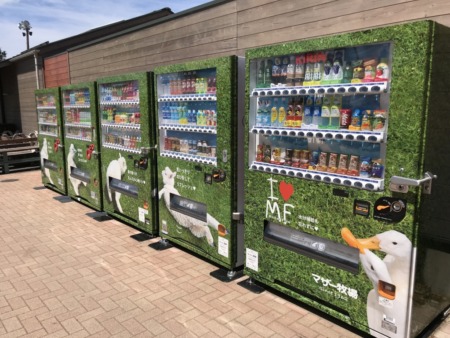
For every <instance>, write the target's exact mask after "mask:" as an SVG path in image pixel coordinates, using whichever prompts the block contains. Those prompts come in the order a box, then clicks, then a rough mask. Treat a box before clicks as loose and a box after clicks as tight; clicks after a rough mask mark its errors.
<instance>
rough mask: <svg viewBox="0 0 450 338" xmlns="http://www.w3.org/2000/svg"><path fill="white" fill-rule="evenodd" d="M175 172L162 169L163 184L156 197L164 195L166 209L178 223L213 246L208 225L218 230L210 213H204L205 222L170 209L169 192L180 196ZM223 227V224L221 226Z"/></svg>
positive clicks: (217, 222)
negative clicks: (176, 185) (204, 238)
mask: <svg viewBox="0 0 450 338" xmlns="http://www.w3.org/2000/svg"><path fill="white" fill-rule="evenodd" d="M176 175H177V173H176V172H172V170H170V168H169V167H166V168H165V169H164V170H163V171H162V179H163V183H164V186H163V188H162V189H161V190H160V191H159V194H158V197H159V199H161V197H163V196H164V202H165V204H166V207H167V209H168V210H169V212H170V213H171V214H172V216H173V218H175V220H176V221H177V222H178V224H179V225H181V226H183V227H185V228H187V229H189V230H190V231H191V233H192V234H193V235H194V236H195V237H198V238H202V237H206V241H207V242H208V244H209V245H210V246H214V239H213V237H212V235H211V230H210V229H209V227H211V228H213V229H216V230H218V228H219V225H220V223H219V221H217V220H216V219H215V218H214V217H213V216H211V215H210V214H206V222H203V221H201V220H198V219H196V218H193V217H191V216H187V215H185V214H182V213H180V212H178V211H175V210H171V209H170V194H173V195H178V196H181V195H180V193H179V192H178V190H177V189H176V188H175V176H176ZM222 227H223V226H222Z"/></svg>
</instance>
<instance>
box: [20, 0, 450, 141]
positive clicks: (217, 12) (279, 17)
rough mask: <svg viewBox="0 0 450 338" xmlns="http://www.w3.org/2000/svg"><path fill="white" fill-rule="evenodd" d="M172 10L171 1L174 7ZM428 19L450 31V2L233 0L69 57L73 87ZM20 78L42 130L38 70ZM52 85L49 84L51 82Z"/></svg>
mask: <svg viewBox="0 0 450 338" xmlns="http://www.w3.org/2000/svg"><path fill="white" fill-rule="evenodd" d="M168 5H169V6H170V3H168ZM422 19H429V20H435V21H437V22H439V23H442V24H444V25H447V26H450V1H449V0H377V1H367V0H302V1H299V0H231V1H227V2H224V3H223V4H220V5H216V6H214V7H210V8H206V9H204V10H201V11H197V12H193V13H191V14H188V15H184V16H178V17H175V18H174V19H173V20H169V21H165V22H162V23H160V24H158V25H155V26H152V27H148V28H145V29H142V30H138V31H134V32H131V33H127V34H126V35H122V36H117V37H115V38H112V39H109V40H105V41H101V42H96V43H95V44H92V45H87V46H85V47H83V48H81V47H80V48H75V49H73V50H70V51H69V52H68V64H69V70H70V80H69V82H70V83H81V82H87V81H95V80H97V79H98V78H101V77H105V76H110V75H117V74H125V73H130V72H141V71H150V70H152V69H153V68H154V67H156V66H158V65H167V64H173V63H181V62H185V61H190V60H195V59H205V58H211V57H217V56H223V55H232V54H237V55H244V54H245V50H247V49H250V48H255V47H259V46H264V45H270V44H278V43H283V42H288V41H295V40H302V39H309V38H315V37H319V36H324V35H332V34H339V33H346V32H352V31H358V30H364V29H369V28H376V27H380V26H386V25H393V24H399V23H403V22H408V21H416V20H422ZM22 62H24V61H21V62H19V63H18V64H19V66H18V68H23V69H22V73H21V74H19V75H18V87H19V93H20V109H21V116H22V129H23V131H24V132H30V131H32V130H34V129H36V128H37V122H36V116H35V109H34V95H33V91H34V89H35V88H36V87H35V84H36V81H35V78H34V77H35V74H34V69H31V68H30V69H29V73H25V68H26V67H28V64H27V65H22V64H21V63H22ZM47 86H51V85H50V83H47Z"/></svg>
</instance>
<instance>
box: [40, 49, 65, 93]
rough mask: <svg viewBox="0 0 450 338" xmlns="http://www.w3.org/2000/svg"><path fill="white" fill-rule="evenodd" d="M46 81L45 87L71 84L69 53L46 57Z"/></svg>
mask: <svg viewBox="0 0 450 338" xmlns="http://www.w3.org/2000/svg"><path fill="white" fill-rule="evenodd" d="M44 81H45V88H52V87H59V86H65V85H68V84H70V75H69V54H68V53H63V54H60V55H56V56H52V57H48V58H45V59H44Z"/></svg>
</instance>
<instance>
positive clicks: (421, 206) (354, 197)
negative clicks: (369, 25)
mask: <svg viewBox="0 0 450 338" xmlns="http://www.w3.org/2000/svg"><path fill="white" fill-rule="evenodd" d="M449 32H450V29H449V28H446V27H443V26H441V25H439V24H436V23H433V22H430V21H423V22H416V23H410V24H404V25H398V26H393V27H386V28H379V29H373V30H368V31H363V32H356V33H349V34H343V35H338V36H329V37H323V38H320V39H313V40H308V41H299V42H291V43H286V44H283V45H280V46H268V47H263V48H259V49H254V50H250V51H248V52H247V53H246V58H247V80H248V81H247V90H248V95H249V96H248V108H249V109H248V114H247V119H246V121H247V123H248V125H247V127H248V134H247V135H248V137H247V140H246V141H247V152H246V161H247V163H246V172H245V227H244V229H245V248H246V255H245V270H244V273H246V274H247V275H248V276H250V279H249V282H252V283H253V284H257V285H260V286H261V285H268V286H270V287H272V288H274V289H276V290H279V291H281V292H283V293H285V294H287V295H289V296H291V297H293V298H295V299H297V300H300V301H302V302H304V303H307V304H309V305H311V306H313V307H315V308H317V309H319V310H321V311H323V312H326V313H328V314H330V315H332V316H334V317H336V318H338V319H340V320H343V321H345V322H347V323H349V324H351V325H352V326H354V327H356V328H358V329H360V330H362V331H365V332H367V333H370V334H371V335H372V336H375V337H412V336H417V335H418V334H420V333H421V332H424V330H426V328H427V327H428V325H429V324H431V323H432V322H433V321H434V320H435V319H440V318H442V317H443V316H446V315H447V314H448V312H449V310H448V309H449V305H450V287H449V285H450V284H449V283H448V281H449V280H450V270H449V269H448V268H445V267H446V266H448V265H449V263H450V251H449V247H450V245H449V244H450V230H449V228H448V223H449V221H450V211H449V208H448V201H449V198H448V196H449V193H450V186H449V184H448V182H449V178H450V175H449V169H450V168H449V167H450V164H449V163H450V157H449V154H450V152H449V146H448V142H446V141H445V140H446V139H447V138H448V137H447V136H446V135H448V130H449V128H450V119H448V116H446V115H445V114H446V113H445V112H448V111H449V108H450V103H449V101H448V99H447V97H446V96H448V93H447V94H445V91H448V88H449V85H450V83H449V82H450V81H449V78H448V77H447V76H446V75H445V74H447V70H449V69H450V62H449V60H450V59H449V52H450V50H449V49H448V43H447V42H446V41H448V37H449Z"/></svg>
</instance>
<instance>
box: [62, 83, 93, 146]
mask: <svg viewBox="0 0 450 338" xmlns="http://www.w3.org/2000/svg"><path fill="white" fill-rule="evenodd" d="M63 99H64V102H63V109H64V113H63V118H64V132H65V136H66V137H67V138H69V139H74V140H82V141H89V142H90V141H92V131H93V129H92V120H91V119H92V117H91V110H90V105H91V100H90V93H89V89H88V88H85V89H77V90H65V91H63Z"/></svg>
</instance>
